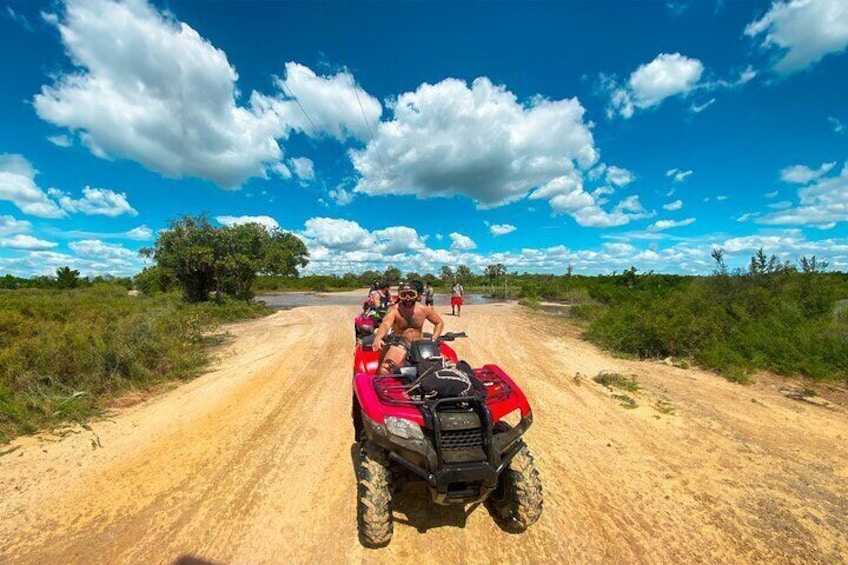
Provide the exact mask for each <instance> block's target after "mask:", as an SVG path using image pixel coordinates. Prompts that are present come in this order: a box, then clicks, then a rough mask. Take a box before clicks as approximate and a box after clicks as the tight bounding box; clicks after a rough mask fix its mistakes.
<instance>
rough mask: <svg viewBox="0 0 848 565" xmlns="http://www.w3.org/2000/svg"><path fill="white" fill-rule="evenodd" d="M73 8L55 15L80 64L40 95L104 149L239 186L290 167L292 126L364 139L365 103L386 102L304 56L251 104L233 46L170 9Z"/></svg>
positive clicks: (73, 4)
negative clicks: (286, 158) (224, 46)
mask: <svg viewBox="0 0 848 565" xmlns="http://www.w3.org/2000/svg"><path fill="white" fill-rule="evenodd" d="M64 8H65V9H64V11H63V13H62V14H60V15H49V16H47V17H46V18H45V19H46V21H48V22H50V23H52V24H54V25H56V27H57V28H58V30H59V33H60V36H61V39H62V43H63V45H64V47H65V51H66V53H67V54H68V56H69V57H70V60H71V62H72V64H73V65H74V70H73V71H70V72H66V73H60V74H58V75H56V76H55V77H54V78H53V81H52V83H50V84H47V85H44V86H43V87H42V89H41V92H40V93H39V94H37V95H36V96H35V97H34V99H33V105H34V107H35V110H36V112H37V113H38V115H39V116H40V117H41V118H42V119H43V120H46V121H48V122H50V123H52V124H54V125H56V126H59V127H61V128H66V129H67V130H70V131H71V132H73V133H74V134H75V135H76V136H77V137H78V138H79V140H80V142H81V143H82V144H83V145H85V146H86V147H88V148H89V150H91V152H92V153H93V154H95V155H97V156H99V157H102V158H110V159H114V158H126V159H131V160H134V161H137V162H139V163H141V164H142V165H144V166H145V167H147V168H148V169H151V170H153V171H155V172H158V173H160V174H162V175H164V176H167V177H172V178H182V177H186V176H190V177H198V178H202V179H207V180H210V181H212V182H214V183H215V184H217V185H219V186H221V187H224V188H238V187H239V186H241V185H242V184H243V183H244V182H245V181H247V180H248V179H249V178H251V177H260V178H266V177H267V176H268V173H269V172H273V173H276V174H278V175H280V176H282V177H283V178H286V177H287V175H286V171H287V169H286V168H285V166H284V165H283V164H282V162H281V161H282V159H283V150H282V148H281V147H280V145H279V143H278V140H279V139H287V138H288V136H289V135H290V134H291V133H292V132H294V131H298V132H303V133H305V134H306V135H310V136H313V137H323V136H331V137H334V138H338V139H347V138H348V137H355V138H357V139H364V138H365V134H364V133H363V132H366V131H367V124H366V121H365V120H364V119H363V115H362V114H363V111H364V113H365V115H366V116H367V117H368V120H369V121H371V122H374V121H376V120H378V119H379V116H380V114H381V111H382V107H381V106H380V103H379V102H378V101H377V100H376V99H374V98H373V97H371V96H370V95H368V94H367V93H365V92H364V91H361V89H359V90H357V91H356V92H354V90H353V88H352V85H353V84H354V80H353V77H352V76H351V75H350V74H349V73H347V72H341V73H338V74H336V75H334V76H332V77H320V76H317V75H316V74H315V73H313V72H312V71H311V70H309V69H308V68H306V67H304V66H302V65H297V64H296V63H288V64H287V65H286V70H287V76H286V77H285V78H282V79H278V80H277V82H276V86H277V88H278V89H279V90H280V92H274V93H272V94H271V95H264V94H261V93H258V92H251V94H250V96H249V97H248V102H247V104H240V103H239V99H240V98H241V94H240V92H239V90H238V88H237V86H236V82H237V80H238V74H237V72H236V70H235V68H234V67H233V66H232V65H231V64H230V62H229V60H228V59H227V55H226V54H225V53H224V51H222V50H221V49H218V48H216V47H215V46H214V45H212V44H211V43H210V42H209V41H208V40H206V39H205V38H203V37H202V36H201V35H200V34H199V33H198V32H197V31H196V30H194V29H193V28H191V27H190V26H189V25H188V24H186V23H184V22H179V21H177V20H176V19H175V18H174V17H173V16H172V15H171V14H170V13H169V12H163V11H159V10H157V9H156V8H155V7H154V6H152V5H150V4H149V3H148V2H146V1H145V0H132V1H127V2H114V1H112V0H67V1H66V2H65V4H64ZM357 93H358V94H359V97H360V100H359V101H357V100H356V96H357ZM292 96H294V97H296V98H292ZM360 101H361V103H362V109H360V105H359V102H360Z"/></svg>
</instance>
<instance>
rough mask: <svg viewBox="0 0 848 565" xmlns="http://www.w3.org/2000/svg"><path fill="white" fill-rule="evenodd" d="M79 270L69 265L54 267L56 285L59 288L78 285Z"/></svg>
mask: <svg viewBox="0 0 848 565" xmlns="http://www.w3.org/2000/svg"><path fill="white" fill-rule="evenodd" d="M79 275H80V272H79V271H77V270H76V269H71V268H70V267H67V266H65V267H59V268H58V269H56V285H57V286H58V287H59V288H76V287H77V286H79Z"/></svg>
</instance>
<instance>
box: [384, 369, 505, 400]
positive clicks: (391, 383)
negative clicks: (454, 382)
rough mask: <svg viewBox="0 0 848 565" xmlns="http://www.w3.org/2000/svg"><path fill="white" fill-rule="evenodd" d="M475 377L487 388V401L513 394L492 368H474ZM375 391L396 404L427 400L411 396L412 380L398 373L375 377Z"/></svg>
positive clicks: (502, 398) (503, 398)
mask: <svg viewBox="0 0 848 565" xmlns="http://www.w3.org/2000/svg"><path fill="white" fill-rule="evenodd" d="M474 378H476V379H477V380H478V381H480V382H481V383H482V384H483V386H484V387H485V389H486V398H485V400H486V402H487V403H489V402H502V401H504V400H507V399H508V398H509V397H510V396H511V395H512V387H511V386H510V384H509V383H507V382H506V381H505V380H503V379H502V378H501V377H500V375H498V374H497V373H496V372H495V371H492V370H491V369H487V368H482V369H475V370H474ZM372 382H373V384H374V392H376V393H377V397H378V398H379V399H380V401H381V402H383V403H385V404H391V405H394V406H420V405H423V404H425V403H427V402H432V401H429V400H424V399H416V398H413V397H410V395H409V390H410V389H411V388H412V382H409V380H408V379H407V378H405V377H404V376H402V375H398V374H389V375H380V376H376V377H374V379H373V381H372Z"/></svg>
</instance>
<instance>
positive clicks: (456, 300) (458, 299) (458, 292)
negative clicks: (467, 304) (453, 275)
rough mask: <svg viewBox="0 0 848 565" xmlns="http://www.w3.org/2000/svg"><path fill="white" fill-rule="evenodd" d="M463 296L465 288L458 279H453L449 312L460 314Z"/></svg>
mask: <svg viewBox="0 0 848 565" xmlns="http://www.w3.org/2000/svg"><path fill="white" fill-rule="evenodd" d="M463 298H465V289H464V288H462V284H461V283H460V282H459V281H454V283H453V287H452V288H451V314H452V315H454V316H460V315H461V312H462V299H463Z"/></svg>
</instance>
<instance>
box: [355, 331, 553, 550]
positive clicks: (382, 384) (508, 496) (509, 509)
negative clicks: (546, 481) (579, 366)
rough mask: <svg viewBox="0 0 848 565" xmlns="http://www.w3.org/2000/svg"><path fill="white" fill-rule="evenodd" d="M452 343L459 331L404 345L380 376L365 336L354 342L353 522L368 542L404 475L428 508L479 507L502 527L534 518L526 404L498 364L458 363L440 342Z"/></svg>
mask: <svg viewBox="0 0 848 565" xmlns="http://www.w3.org/2000/svg"><path fill="white" fill-rule="evenodd" d="M457 337H465V334H464V333H461V334H455V333H449V334H446V335H444V336H442V337H441V338H440V339H439V340H438V342H436V341H433V340H432V339H427V338H425V339H422V340H419V341H415V342H413V343H412V345H411V347H410V348H409V350H408V354H407V360H406V363H405V364H404V366H402V367H398V368H397V369H396V370H395V371H394V372H393V373H391V374H387V375H380V376H377V375H376V372H377V365H378V363H379V355H380V354H379V353H378V352H375V351H372V350H371V346H372V343H373V336H369V337H366V338H364V339H363V340H362V341H361V342H360V343H358V344H357V346H356V356H355V359H354V370H353V373H354V376H353V426H354V430H355V438H356V441H357V442H359V452H360V456H359V462H358V469H357V480H358V487H359V488H358V503H357V517H358V521H359V533H360V539H361V540H362V542H363V543H364V544H365V545H367V546H371V547H379V546H384V545H386V544H388V543H389V541H390V540H391V537H392V529H393V528H392V494H393V493H394V491H395V489H396V487H397V486H398V485H400V484H402V483H403V481H405V480H410V479H411V480H423V481H424V482H426V483H427V486H428V488H429V491H430V494H431V498H432V500H433V501H434V502H436V503H437V504H444V505H447V504H471V503H478V502H483V501H485V505H486V507H487V508H488V509H489V511H490V513H491V514H492V516H493V517H494V518H495V520H496V521H497V522H498V523H499V524H500V525H501V526H502V527H503V528H504V529H506V530H509V531H514V532H520V531H523V530H525V529H526V528H527V527H529V526H530V525H531V524H533V523H535V522H536V520H538V519H539V516H540V515H541V512H542V484H541V481H540V480H539V474H538V472H537V471H536V468H535V466H534V463H533V458H532V456H531V455H530V452H529V450H528V449H527V446H526V445H525V443H524V442H523V441H522V439H521V436H522V435H523V434H524V432H525V431H527V428H529V427H530V424H531V423H532V421H533V414H532V412H531V410H530V405H529V404H528V403H527V399H526V398H525V396H524V394H523V393H522V392H521V389H520V388H518V386H517V385H516V384H515V383H514V382H513V381H512V379H510V378H509V376H507V375H506V373H504V372H503V371H502V370H501V369H500V368H499V367H498V366H497V365H484V366H483V367H481V368H479V369H472V368H471V367H470V366H469V365H468V364H467V363H465V362H463V361H458V360H457V355H456V352H455V351H454V350H453V349H452V348H450V347H449V346H448V345H447V344H446V343H444V342H446V341H451V340H453V339H455V338H457ZM391 338H392V336H388V337H387V339H391Z"/></svg>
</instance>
